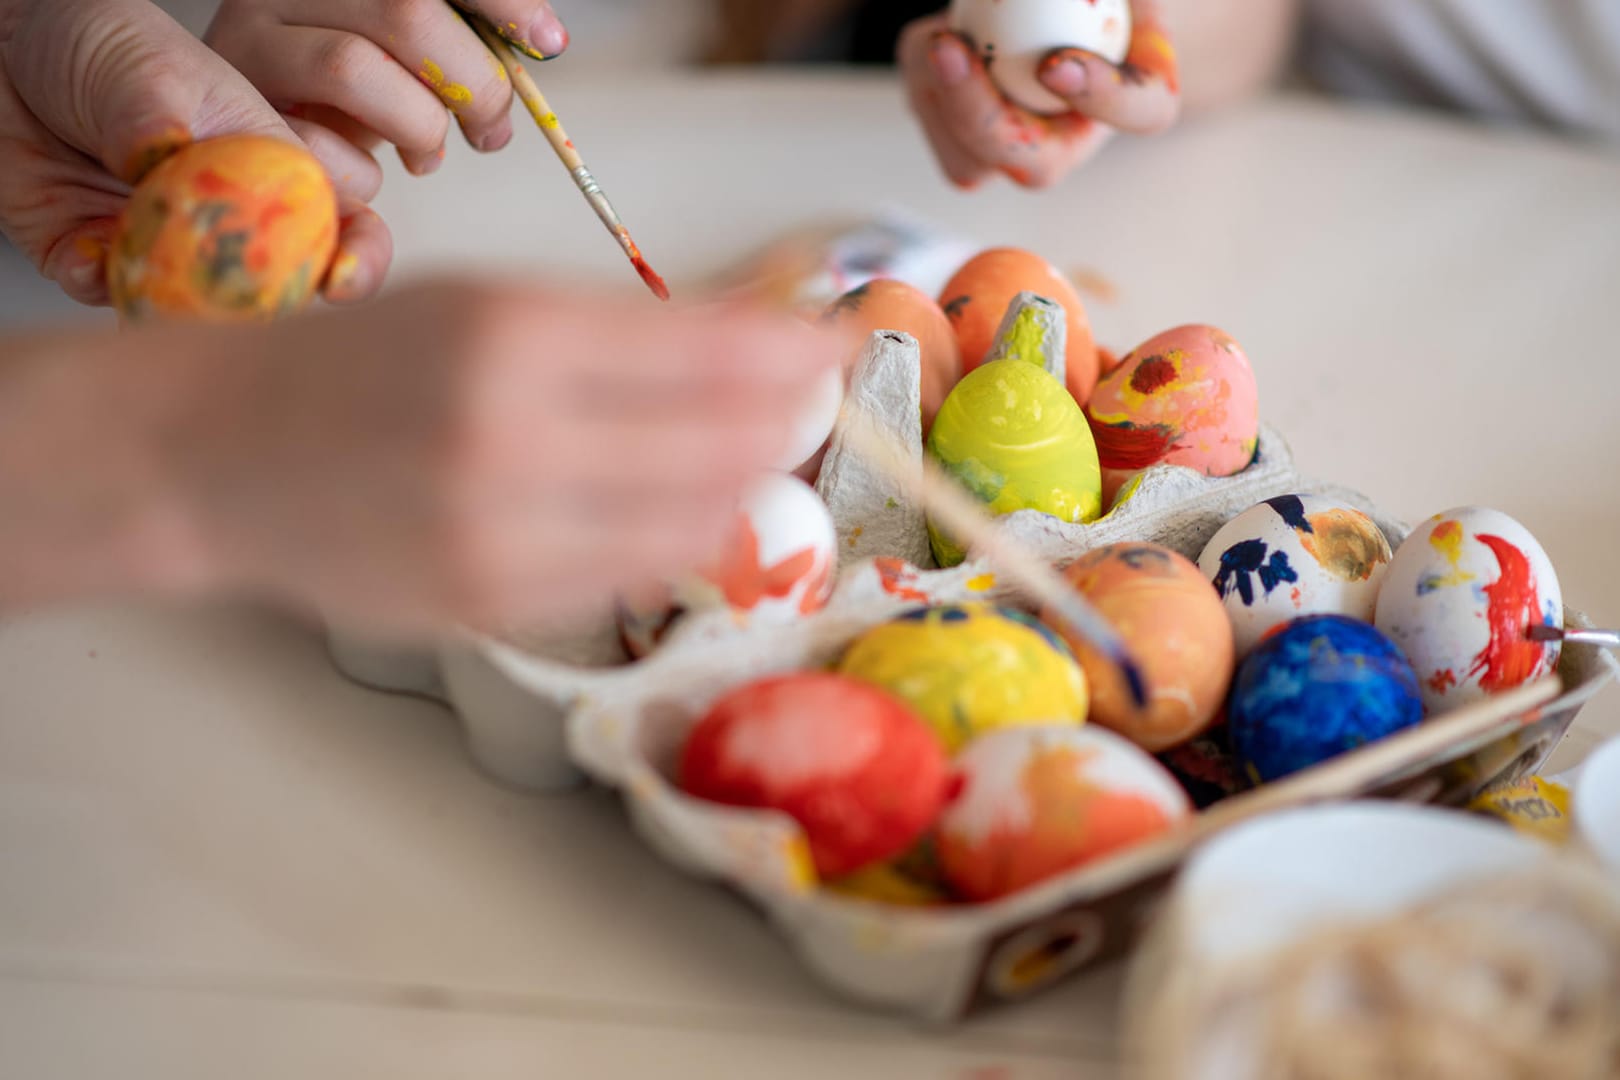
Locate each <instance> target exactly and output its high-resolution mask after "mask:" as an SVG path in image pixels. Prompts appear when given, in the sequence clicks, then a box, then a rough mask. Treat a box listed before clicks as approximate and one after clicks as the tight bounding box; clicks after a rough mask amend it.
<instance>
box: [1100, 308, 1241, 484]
mask: <svg viewBox="0 0 1620 1080" xmlns="http://www.w3.org/2000/svg"><path fill="white" fill-rule="evenodd" d="M1086 419H1087V420H1089V421H1090V423H1091V433H1092V435H1093V436H1094V437H1095V439H1096V441H1097V457H1098V460H1099V462H1100V463H1101V465H1102V470H1103V499H1104V501H1105V502H1109V503H1111V502H1112V501H1113V500H1114V497H1115V495H1117V494H1118V492H1119V490H1120V488H1122V487H1123V486H1124V485H1125V484H1126V483H1127V482H1128V481H1129V480H1130V478H1131V477H1133V476H1135V475H1136V474H1137V473H1138V472H1140V471H1141V470H1143V469H1147V468H1150V467H1152V466H1154V465H1181V466H1184V467H1186V468H1189V469H1195V470H1197V471H1198V472H1201V473H1203V474H1204V475H1205V476H1236V475H1237V474H1238V473H1240V472H1242V471H1243V470H1244V469H1247V468H1248V467H1249V466H1250V464H1252V463H1253V462H1254V455H1255V452H1256V450H1257V449H1258V447H1259V444H1260V391H1259V387H1258V386H1257V385H1256V383H1255V378H1254V369H1253V368H1252V367H1250V366H1249V358H1248V356H1247V355H1245V353H1244V352H1243V350H1242V349H1241V348H1240V347H1239V346H1238V343H1237V342H1236V341H1233V340H1232V338H1231V337H1230V336H1229V335H1227V334H1225V333H1223V332H1221V331H1220V330H1217V329H1216V328H1215V327H1213V326H1181V327H1177V328H1176V329H1174V330H1169V331H1166V332H1165V333H1163V334H1160V335H1158V336H1157V337H1155V338H1153V339H1152V340H1150V341H1148V342H1146V343H1144V344H1143V345H1142V346H1140V347H1139V348H1137V349H1136V350H1135V351H1134V352H1132V353H1131V354H1130V355H1129V356H1127V357H1126V358H1125V359H1124V361H1122V362H1121V363H1120V365H1119V366H1118V367H1117V368H1115V369H1114V370H1113V371H1112V372H1110V373H1109V374H1108V376H1107V377H1105V378H1104V379H1103V380H1102V381H1101V382H1099V383H1098V384H1097V390H1096V392H1095V393H1094V394H1092V396H1091V401H1090V403H1089V404H1088V405H1087V406H1086Z"/></svg>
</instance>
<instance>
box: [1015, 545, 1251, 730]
mask: <svg viewBox="0 0 1620 1080" xmlns="http://www.w3.org/2000/svg"><path fill="white" fill-rule="evenodd" d="M1064 576H1065V577H1067V579H1068V581H1069V584H1070V585H1072V586H1073V587H1074V588H1075V590H1076V591H1077V592H1079V593H1080V594H1081V595H1082V596H1084V597H1085V598H1086V599H1087V600H1089V601H1090V602H1091V604H1092V606H1093V607H1094V608H1096V609H1097V611H1098V613H1099V614H1101V615H1102V617H1103V618H1105V619H1107V620H1108V622H1109V623H1111V624H1112V625H1113V627H1114V629H1115V630H1116V631H1118V633H1119V635H1120V637H1121V638H1123V639H1124V642H1125V647H1126V649H1127V650H1128V651H1129V652H1130V655H1131V656H1132V657H1133V658H1134V659H1135V660H1136V662H1137V664H1138V665H1140V667H1141V669H1142V676H1143V678H1144V679H1145V680H1146V682H1147V685H1148V688H1149V690H1150V692H1151V695H1152V697H1151V700H1150V702H1149V703H1148V706H1147V707H1146V708H1138V707H1137V705H1136V702H1135V701H1134V700H1133V699H1132V696H1131V692H1130V688H1129V685H1128V684H1127V683H1126V681H1125V678H1124V676H1123V675H1122V674H1121V673H1120V671H1119V669H1118V668H1117V667H1116V666H1115V665H1114V664H1113V663H1112V662H1111V661H1110V660H1108V659H1107V658H1106V657H1104V656H1102V655H1101V654H1099V653H1098V652H1097V651H1096V650H1095V649H1093V648H1092V647H1091V646H1089V645H1088V644H1087V643H1085V642H1084V641H1080V640H1077V639H1075V638H1074V637H1071V636H1069V635H1068V634H1067V633H1064V630H1063V626H1062V624H1061V623H1060V622H1058V621H1056V620H1055V619H1054V618H1053V616H1052V615H1051V614H1050V613H1049V612H1048V613H1043V614H1042V616H1041V617H1042V619H1043V620H1045V621H1046V622H1047V623H1048V624H1049V625H1051V626H1052V627H1053V628H1054V629H1056V630H1057V631H1058V632H1059V633H1064V637H1065V638H1066V639H1067V640H1068V642H1069V645H1070V647H1071V648H1073V649H1074V653H1075V656H1077V657H1078V658H1079V660H1080V666H1081V667H1082V668H1083V669H1084V670H1085V673H1086V680H1087V682H1088V683H1089V684H1090V685H1091V713H1090V716H1089V719H1090V720H1091V721H1092V722H1094V723H1098V724H1101V725H1102V726H1104V727H1106V728H1109V729H1110V730H1112V731H1117V732H1118V733H1119V734H1121V735H1123V736H1125V737H1126V738H1127V739H1130V740H1131V741H1132V742H1134V743H1136V745H1138V746H1140V747H1142V748H1143V749H1144V750H1146V751H1148V752H1149V753H1151V754H1157V753H1160V752H1161V751H1164V750H1167V749H1169V748H1170V747H1172V746H1175V745H1176V744H1178V743H1183V742H1186V741H1187V740H1188V739H1191V738H1193V737H1194V736H1196V735H1198V734H1200V733H1201V732H1203V731H1204V730H1205V729H1207V728H1208V727H1209V725H1210V724H1211V722H1213V721H1214V719H1215V716H1216V714H1218V713H1219V712H1220V709H1221V705H1222V703H1223V702H1224V700H1225V697H1226V690H1227V687H1228V685H1229V684H1230V683H1231V681H1232V665H1233V650H1232V625H1231V622H1230V621H1229V620H1228V619H1227V617H1226V609H1225V607H1223V606H1222V604H1221V598H1220V597H1219V596H1217V595H1216V593H1215V590H1214V589H1212V588H1211V587H1210V583H1209V579H1208V578H1206V577H1205V576H1204V575H1203V573H1202V572H1200V571H1199V569H1198V567H1196V566H1194V565H1193V563H1192V562H1191V560H1189V559H1187V558H1185V557H1183V556H1181V555H1179V554H1177V553H1176V552H1174V551H1171V550H1170V549H1169V548H1163V547H1159V546H1157V545H1154V544H1113V545H1110V546H1108V547H1104V548H1098V549H1097V550H1095V551H1092V552H1088V553H1087V554H1085V555H1083V556H1081V557H1080V558H1079V559H1078V560H1077V561H1076V562H1074V563H1073V564H1072V565H1070V567H1069V568H1068V570H1067V571H1066V572H1065V575H1064Z"/></svg>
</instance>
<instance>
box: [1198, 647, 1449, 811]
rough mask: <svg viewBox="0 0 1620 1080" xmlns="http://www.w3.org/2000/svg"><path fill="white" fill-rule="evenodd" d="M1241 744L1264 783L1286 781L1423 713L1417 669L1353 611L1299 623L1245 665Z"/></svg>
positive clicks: (1238, 728)
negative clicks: (1285, 777) (1355, 616)
mask: <svg viewBox="0 0 1620 1080" xmlns="http://www.w3.org/2000/svg"><path fill="white" fill-rule="evenodd" d="M1228 719H1229V722H1230V727H1231V734H1232V748H1233V749H1234V750H1235V751H1236V752H1237V756H1238V759H1239V760H1240V761H1242V762H1243V767H1244V769H1245V770H1246V771H1247V772H1248V773H1249V775H1250V778H1251V779H1253V780H1255V781H1256V782H1261V781H1268V780H1278V779H1281V778H1282V777H1284V776H1288V775H1289V774H1290V773H1296V772H1299V771H1300V770H1301V769H1308V768H1310V767H1311V766H1312V765H1317V764H1320V763H1321V762H1324V761H1327V760H1328V759H1329V758H1333V757H1337V756H1338V755H1340V754H1343V753H1346V752H1348V751H1351V750H1355V749H1357V748H1358V747H1361V746H1365V745H1366V744H1368V743H1370V742H1375V741H1377V740H1379V739H1382V738H1384V737H1385V736H1387V735H1393V734H1394V733H1395V732H1397V731H1400V730H1402V729H1403V728H1409V727H1411V726H1413V725H1414V724H1417V723H1419V722H1420V721H1421V720H1422V719H1423V699H1422V697H1421V695H1420V692H1419V686H1418V679H1417V674H1416V673H1415V672H1414V671H1413V670H1412V665H1411V664H1409V663H1407V661H1406V657H1404V656H1402V655H1401V650H1400V649H1399V648H1397V647H1396V645H1395V643H1394V642H1393V641H1391V640H1390V639H1389V638H1388V637H1386V636H1385V635H1384V634H1383V633H1381V632H1380V631H1379V630H1377V629H1376V628H1374V627H1372V626H1369V625H1368V624H1366V623H1363V622H1359V621H1357V620H1355V619H1351V618H1346V617H1345V616H1343V615H1313V616H1308V617H1306V618H1303V619H1299V620H1296V621H1295V622H1292V623H1290V624H1289V625H1288V626H1286V627H1285V628H1283V629H1282V630H1281V631H1279V632H1277V633H1276V634H1273V635H1272V636H1271V637H1269V638H1267V639H1266V640H1265V641H1264V642H1262V643H1261V644H1260V646H1259V647H1258V648H1256V649H1255V650H1254V652H1252V653H1250V654H1249V658H1248V659H1247V660H1245V661H1244V662H1243V666H1242V667H1240V668H1238V674H1237V679H1236V680H1235V681H1234V682H1233V684H1232V700H1231V704H1230V707H1229V710H1228Z"/></svg>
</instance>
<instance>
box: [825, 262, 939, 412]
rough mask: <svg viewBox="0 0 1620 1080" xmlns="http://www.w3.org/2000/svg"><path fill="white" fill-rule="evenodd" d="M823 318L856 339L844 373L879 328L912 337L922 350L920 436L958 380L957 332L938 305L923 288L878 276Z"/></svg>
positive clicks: (838, 300)
mask: <svg viewBox="0 0 1620 1080" xmlns="http://www.w3.org/2000/svg"><path fill="white" fill-rule="evenodd" d="M822 321H823V322H825V323H828V324H830V325H832V326H834V327H836V328H838V329H840V330H843V331H846V332H848V333H849V334H850V336H851V337H853V338H855V339H856V340H857V344H856V347H855V348H854V349H853V350H852V351H851V352H850V354H849V357H848V359H847V360H846V361H845V374H846V375H848V374H849V373H850V372H851V371H853V369H854V366H855V364H856V362H857V361H859V360H860V357H861V350H862V349H863V348H864V347H865V345H866V341H867V339H868V338H870V337H871V336H872V334H874V333H876V332H877V331H879V330H898V331H900V332H901V333H905V334H910V335H911V336H912V337H914V338H916V339H917V345H918V346H919V348H920V349H921V350H922V414H923V434H924V435H925V436H926V435H927V434H928V431H929V429H930V428H932V427H933V426H934V417H935V416H936V415H938V413H939V407H940V406H941V405H943V404H944V403H945V396H946V395H947V394H949V393H950V392H951V387H953V386H955V385H956V384H957V382H958V381H959V380H960V379H961V378H962V351H961V349H960V347H958V345H957V343H956V332H955V331H954V330H952V329H951V323H950V320H949V319H947V318H946V317H945V312H943V311H941V310H940V307H939V305H938V304H936V303H934V301H933V300H931V299H929V297H928V295H927V294H926V293H924V292H923V291H922V290H920V289H918V288H916V287H914V286H911V285H907V284H906V283H905V282H903V281H891V280H888V279H883V278H880V279H878V280H876V281H872V282H868V283H867V284H865V285H862V286H861V287H860V288H858V289H851V290H850V291H849V292H847V293H845V294H844V295H843V296H841V297H839V298H838V299H837V300H835V301H833V303H832V305H831V306H830V307H828V308H827V311H826V313H825V314H824V315H823V316H822Z"/></svg>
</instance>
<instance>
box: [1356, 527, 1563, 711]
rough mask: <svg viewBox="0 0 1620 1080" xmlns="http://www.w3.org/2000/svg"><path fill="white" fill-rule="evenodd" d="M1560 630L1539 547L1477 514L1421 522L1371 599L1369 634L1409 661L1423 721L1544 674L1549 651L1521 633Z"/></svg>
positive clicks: (1522, 532) (1557, 597)
mask: <svg viewBox="0 0 1620 1080" xmlns="http://www.w3.org/2000/svg"><path fill="white" fill-rule="evenodd" d="M1563 621H1564V602H1563V593H1562V592H1561V591H1560V589H1559V587H1558V574H1557V572H1556V571H1555V570H1554V569H1553V565H1552V560H1551V559H1549V558H1548V557H1547V553H1546V551H1545V550H1543V549H1542V546H1541V544H1540V543H1538V542H1537V540H1536V538H1535V537H1534V536H1532V535H1531V534H1530V531H1529V530H1528V529H1526V528H1525V527H1524V526H1523V525H1520V524H1519V523H1518V522H1517V521H1515V520H1513V518H1511V517H1509V516H1508V515H1506V514H1504V513H1502V512H1501V511H1499V510H1490V509H1486V508H1484V507H1479V506H1467V507H1461V508H1459V509H1456V510H1448V511H1447V512H1446V513H1443V514H1437V515H1435V516H1434V517H1432V518H1430V519H1429V520H1428V521H1426V522H1424V523H1423V525H1421V526H1420V527H1419V528H1418V529H1417V530H1415V531H1414V532H1413V533H1412V535H1411V536H1409V537H1407V539H1406V542H1405V543H1404V544H1402V545H1401V547H1400V550H1398V551H1397V552H1396V553H1395V558H1394V559H1393V560H1392V561H1391V562H1390V565H1389V572H1388V573H1387V574H1386V575H1385V576H1384V583H1383V587H1382V589H1381V590H1380V592H1379V594H1378V612H1377V623H1378V628H1379V629H1380V630H1382V631H1383V632H1384V633H1385V634H1388V635H1389V636H1390V638H1392V639H1393V640H1394V642H1395V644H1397V645H1399V646H1400V648H1401V651H1402V652H1404V653H1405V654H1406V658H1407V659H1408V660H1409V661H1411V664H1412V667H1413V668H1414V669H1415V670H1416V671H1417V674H1418V680H1419V682H1421V683H1422V684H1423V704H1424V706H1425V707H1426V708H1427V709H1428V710H1429V712H1430V713H1435V712H1441V711H1444V710H1446V709H1452V708H1456V707H1457V706H1459V705H1467V704H1469V703H1471V702H1475V701H1479V700H1481V699H1482V698H1485V697H1489V696H1490V695H1491V694H1495V693H1500V692H1501V691H1504V690H1511V689H1513V688H1514V687H1516V686H1522V685H1524V684H1525V683H1528V682H1532V681H1534V680H1536V679H1539V678H1542V677H1544V676H1547V675H1551V674H1552V673H1553V672H1554V671H1555V670H1556V668H1557V666H1558V653H1559V647H1558V643H1557V642H1539V641H1533V640H1531V638H1530V637H1529V633H1528V631H1529V628H1530V627H1532V626H1551V627H1561V626H1562V625H1563Z"/></svg>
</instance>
